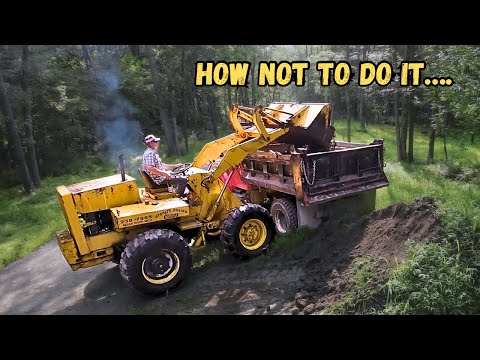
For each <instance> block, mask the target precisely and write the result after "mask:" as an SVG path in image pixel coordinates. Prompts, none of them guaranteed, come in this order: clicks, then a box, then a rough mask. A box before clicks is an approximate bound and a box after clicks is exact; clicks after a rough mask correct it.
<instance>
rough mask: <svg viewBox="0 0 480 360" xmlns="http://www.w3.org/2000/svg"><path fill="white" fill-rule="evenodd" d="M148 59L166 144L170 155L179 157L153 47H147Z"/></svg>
mask: <svg viewBox="0 0 480 360" xmlns="http://www.w3.org/2000/svg"><path fill="white" fill-rule="evenodd" d="M145 49H146V53H147V58H148V65H149V67H150V74H151V76H152V81H153V86H154V89H155V96H156V99H157V103H158V111H159V115H160V121H161V122H162V126H163V133H164V135H165V142H166V144H167V148H168V153H169V155H178V154H179V151H178V147H177V136H176V133H175V128H174V126H173V123H172V121H171V119H170V116H169V114H168V112H167V110H166V109H165V106H164V105H163V103H162V101H161V100H162V87H161V84H160V77H159V76H158V71H157V64H156V62H155V58H154V56H153V51H152V46H151V45H145Z"/></svg>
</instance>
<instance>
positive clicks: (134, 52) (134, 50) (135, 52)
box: [128, 45, 140, 58]
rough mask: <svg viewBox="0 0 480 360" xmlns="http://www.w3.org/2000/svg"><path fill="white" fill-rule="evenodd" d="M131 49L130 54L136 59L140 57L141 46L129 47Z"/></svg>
mask: <svg viewBox="0 0 480 360" xmlns="http://www.w3.org/2000/svg"><path fill="white" fill-rule="evenodd" d="M128 46H129V47H130V52H131V53H132V55H133V56H135V57H137V58H138V57H140V46H139V45H128Z"/></svg>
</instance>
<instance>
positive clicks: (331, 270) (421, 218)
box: [0, 198, 438, 314]
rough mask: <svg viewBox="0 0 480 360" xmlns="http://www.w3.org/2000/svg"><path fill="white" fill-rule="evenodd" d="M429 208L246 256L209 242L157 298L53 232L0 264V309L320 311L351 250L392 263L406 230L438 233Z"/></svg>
mask: <svg viewBox="0 0 480 360" xmlns="http://www.w3.org/2000/svg"><path fill="white" fill-rule="evenodd" d="M434 208H435V205H434V203H433V201H432V200H431V199H428V198H427V199H425V198H424V199H417V200H416V201H415V202H413V203H412V204H397V205H393V206H390V207H388V208H385V209H382V210H378V211H375V212H373V213H372V214H370V215H369V216H367V217H363V218H359V219H355V221H353V219H351V218H346V219H335V220H329V221H327V222H326V223H325V224H324V225H323V226H321V227H320V229H319V230H318V231H317V232H315V234H314V235H313V236H309V238H305V239H304V240H303V241H301V242H300V243H299V244H298V245H296V246H293V247H287V248H283V249H281V250H280V251H277V252H274V253H272V254H269V255H268V256H262V257H259V258H256V259H252V260H249V261H241V260H238V259H236V258H234V257H232V256H230V255H228V254H223V251H222V249H221V248H220V247H219V246H220V245H219V242H211V243H210V245H209V246H208V247H206V248H204V249H202V250H196V251H195V252H194V263H195V264H197V265H198V264H201V263H202V262H206V264H204V265H202V266H200V267H199V266H196V267H194V269H193V271H192V273H191V274H190V276H189V277H188V278H187V279H186V280H185V281H184V283H183V284H182V285H181V286H180V287H179V288H178V289H177V290H176V291H175V292H172V293H170V294H169V295H167V296H163V297H157V298H155V297H150V296H145V295H142V294H140V293H138V292H136V291H135V290H133V289H132V288H131V287H130V286H129V284H128V283H126V282H125V281H124V280H123V279H122V278H121V276H120V274H119V270H118V267H117V266H116V265H115V264H113V263H107V264H102V265H99V266H95V267H93V268H89V269H81V270H79V271H76V272H73V271H71V270H70V268H69V267H68V265H67V263H66V261H65V259H64V258H63V257H62V255H61V252H60V251H59V249H58V248H57V245H56V243H55V241H54V240H52V241H50V242H49V243H47V244H45V245H44V246H42V247H41V248H39V249H38V250H37V251H35V252H34V253H32V254H31V255H30V256H28V257H26V258H24V259H22V260H19V261H17V262H15V263H13V264H11V265H9V266H8V267H6V268H5V269H3V270H2V271H0V314H315V313H320V312H321V310H322V309H324V308H325V307H326V306H328V305H331V304H332V303H334V302H335V301H337V300H338V299H339V298H340V297H341V296H342V294H343V293H345V292H346V291H348V290H349V287H350V286H351V274H352V261H353V259H355V258H359V257H364V256H368V257H377V258H382V259H384V260H387V261H386V262H385V261H384V260H383V262H385V263H389V264H391V265H392V266H393V264H394V263H395V259H399V260H401V259H402V258H403V256H404V254H405V245H404V243H405V241H406V240H407V239H411V240H414V241H417V242H425V241H428V239H429V238H431V237H432V236H434V235H435V233H436V231H437V229H438V218H437V217H436V215H435V212H434V211H432V209H434ZM209 259H215V261H209Z"/></svg>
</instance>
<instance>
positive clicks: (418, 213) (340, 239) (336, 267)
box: [285, 198, 439, 313]
mask: <svg viewBox="0 0 480 360" xmlns="http://www.w3.org/2000/svg"><path fill="white" fill-rule="evenodd" d="M342 222H345V219H342V220H341V221H339V222H336V223H331V224H329V226H328V228H325V229H323V231H322V229H320V231H321V234H319V235H318V236H316V237H315V238H313V239H308V240H306V241H305V242H304V243H303V244H302V245H301V246H299V247H298V248H297V249H296V250H295V251H294V253H293V254H290V256H292V255H293V256H296V257H299V256H300V257H304V258H305V259H306V261H305V270H306V271H305V276H304V277H302V278H301V279H300V281H301V285H302V286H301V287H302V289H301V291H300V293H297V294H296V297H297V299H296V301H292V302H290V307H287V308H286V309H285V310H289V311H292V312H293V313H296V312H299V311H301V309H299V306H298V298H303V299H306V302H307V303H309V304H311V305H312V306H311V308H309V309H307V310H308V311H307V313H309V312H310V313H311V312H313V311H312V309H314V311H319V310H322V309H323V308H325V307H327V306H329V305H331V304H332V303H334V302H336V301H337V300H338V299H339V298H340V297H341V296H342V295H343V294H344V293H345V292H346V291H348V290H349V289H350V288H351V285H352V274H353V271H354V263H353V260H354V259H359V258H371V259H379V258H380V259H382V260H383V261H382V264H384V266H385V267H393V266H394V265H395V264H396V262H401V261H403V259H404V257H405V254H406V241H407V240H412V241H414V242H417V243H425V242H426V241H428V240H431V239H433V238H434V237H435V236H436V235H437V234H438V230H439V219H438V216H437V213H436V206H435V203H434V200H433V199H432V198H418V199H416V200H415V201H414V202H413V203H410V204H395V205H392V206H389V207H387V208H384V209H381V210H377V211H375V212H373V213H371V214H370V215H369V216H367V217H364V218H362V219H359V220H357V221H356V222H353V223H350V224H349V223H348V222H347V223H346V224H343V225H342ZM301 305H302V304H301ZM301 305H300V307H301ZM304 313H305V311H304Z"/></svg>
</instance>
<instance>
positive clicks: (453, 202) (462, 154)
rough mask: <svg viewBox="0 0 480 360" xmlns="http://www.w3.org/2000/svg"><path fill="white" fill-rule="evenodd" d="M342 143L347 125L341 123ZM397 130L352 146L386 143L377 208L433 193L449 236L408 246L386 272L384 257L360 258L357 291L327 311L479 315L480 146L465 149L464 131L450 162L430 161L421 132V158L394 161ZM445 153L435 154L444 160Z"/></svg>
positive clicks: (356, 134)
mask: <svg viewBox="0 0 480 360" xmlns="http://www.w3.org/2000/svg"><path fill="white" fill-rule="evenodd" d="M336 127H337V139H338V140H343V139H342V135H343V134H345V128H346V126H345V122H344V121H338V122H336ZM394 135H395V133H394V128H393V127H392V126H387V125H384V126H381V125H378V126H369V128H368V131H367V132H362V131H353V132H352V141H353V142H367V141H371V140H373V138H384V139H385V141H386V142H385V146H386V159H385V161H386V163H387V167H386V169H385V172H386V174H387V176H388V178H389V180H390V186H389V187H388V188H385V189H380V190H378V191H377V208H383V207H386V206H389V205H391V204H394V203H399V202H405V203H408V202H411V201H413V200H414V199H415V198H417V197H424V196H431V197H433V198H435V200H436V201H437V204H438V206H439V209H438V212H439V215H440V217H441V220H442V234H441V237H440V241H439V242H438V243H429V244H426V245H419V244H413V243H410V242H408V239H405V240H406V241H407V242H408V253H407V256H406V260H405V261H404V262H403V263H400V264H398V265H397V266H396V267H395V268H394V269H393V270H391V271H386V268H385V266H382V265H383V263H382V261H381V259H364V258H360V259H356V261H355V264H354V269H355V271H354V276H353V279H354V284H353V287H352V289H351V290H350V291H349V292H348V293H347V294H346V295H345V296H344V297H343V298H342V299H341V301H339V302H338V303H337V304H335V306H332V307H330V308H329V309H327V310H325V313H340V314H478V313H480V306H479V304H480V290H479V289H480V282H479V279H480V277H479V271H480V232H479V224H480V184H479V182H478V181H479V179H478V177H477V178H476V177H475V176H474V174H478V171H479V169H480V145H479V144H468V146H466V144H465V142H464V141H463V140H464V139H462V136H461V134H458V133H457V134H451V135H450V136H449V137H448V138H447V144H448V154H449V158H450V159H452V160H450V161H446V160H445V161H438V162H437V163H436V164H427V161H426V157H427V156H426V154H427V148H428V139H427V136H426V135H425V134H423V133H419V134H416V138H415V141H416V142H415V149H416V151H415V159H416V161H415V162H414V163H411V164H407V163H403V162H397V161H395V142H394V141H395V137H394ZM443 155H444V153H443V148H440V149H438V148H437V149H436V151H435V158H436V159H441V158H442V156H443Z"/></svg>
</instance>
